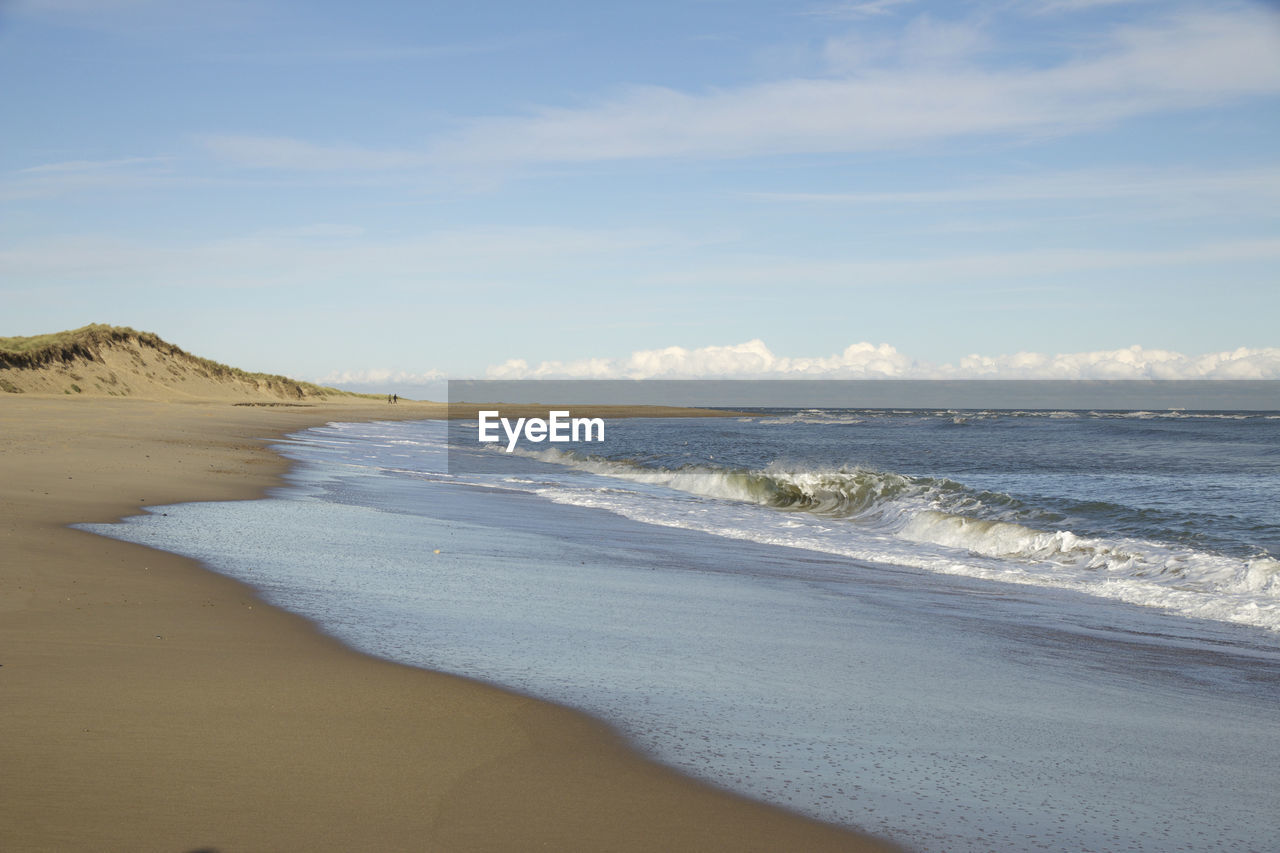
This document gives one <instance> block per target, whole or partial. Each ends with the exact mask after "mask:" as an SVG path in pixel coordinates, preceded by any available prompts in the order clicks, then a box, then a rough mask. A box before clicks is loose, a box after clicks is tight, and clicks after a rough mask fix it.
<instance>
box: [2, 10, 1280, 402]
mask: <svg viewBox="0 0 1280 853" xmlns="http://www.w3.org/2000/svg"><path fill="white" fill-rule="evenodd" d="M0 128H3V132H2V134H0V140H2V142H0V336H10V335H33V334H42V333H46V332H51V331H56V330H61V329H69V328H75V327H78V326H82V325H85V324H88V323H111V324H116V325H125V326H132V327H134V328H136V329H139V330H146V331H151V332H155V333H156V334H159V335H160V336H161V337H163V338H165V339H166V340H169V341H171V342H173V343H176V344H178V345H179V346H181V347H183V348H184V349H187V350H188V351H190V352H193V353H196V354H198V355H202V356H205V357H208V358H213V359H216V360H218V361H222V362H226V363H229V364H233V365H235V366H238V367H243V368H245V369H249V370H260V371H267V372H273V373H284V374H287V375H290V376H294V377H296V378H301V379H310V380H319V381H324V382H328V383H330V384H338V385H340V386H342V387H350V388H357V389H375V390H384V389H385V390H387V391H391V390H396V389H411V388H416V387H421V386H422V384H423V383H429V382H433V381H436V380H439V379H441V378H443V377H451V378H485V377H489V378H508V379H512V378H514V379H518V378H536V377H549V376H569V377H575V376H578V377H588V376H589V377H610V378H611V377H638V378H648V377H691V376H699V377H734V376H760V377H787V376H795V377H851V378H874V377H882V376H883V377H944V378H950V377H966V376H981V377H1006V376H1007V377H1054V378H1074V377H1097V378H1200V377H1210V378H1280V331H1278V328H1280V322H1278V321H1280V5H1278V4H1277V3H1276V2H1266V3H1262V2H1220V3H1219V2H1204V0H1201V2H1178V0H1163V1H1162V0H972V2H966V0H952V2H945V3H930V2H924V0H846V1H845V2H842V0H815V2H804V0H788V2H783V1H782V0H680V2H665V0H648V2H644V3H638V2H626V3H611V2H605V1H604V0H597V2H585V0H583V1H582V2H527V0H525V2H483V0H477V2H473V3H456V2H450V3H443V2H434V0H424V1H423V2H377V0H371V2H366V3H350V2H326V0H308V2H288V0H0Z"/></svg>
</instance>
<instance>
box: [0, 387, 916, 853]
mask: <svg viewBox="0 0 1280 853" xmlns="http://www.w3.org/2000/svg"><path fill="white" fill-rule="evenodd" d="M443 410H444V407H443V406H440V405H428V404H416V403H409V402H401V403H400V404H398V405H396V406H389V405H387V404H385V403H377V402H368V401H358V402H357V401H348V402H339V403H320V404H316V405H306V406H292V405H291V406H234V405H231V404H230V403H229V402H227V401H218V402H160V401H142V400H116V399H71V398H65V399H64V398H57V397H41V396H36V395H31V394H24V395H2V396H0V697H2V701H3V712H2V713H0V768H3V769H2V770H0V849H4V850H6V851H36V850H49V851H55V850H56V851H80V850H84V851H90V850H93V851H101V850H130V851H150V850H155V851H186V850H197V849H213V850H219V851H223V853H231V851H242V850H243V851H290V850H308V851H311V850H334V851H339V850H341V851H349V850H377V851H398V850H405V851H410V850H414V851H416V850H424V851H426V850H512V851H516V850H519V851H527V850H537V849H547V850H619V851H626V850H637V851H640V850H644V851H651V850H726V851H727V850H788V851H799V850H815V851H820V850H879V849H891V848H889V847H888V846H887V845H883V844H881V843H880V842H875V841H872V840H869V839H865V838H863V837H861V836H857V835H855V834H853V833H849V832H846V831H844V830H841V829H838V828H835V827H830V826H826V825H823V824H820V823H817V822H814V821H810V820H807V819H804V818H801V817H797V816H795V815H792V814H790V813H787V812H785V811H782V810H779V809H775V808H772V807H769V806H764V805H760V804H757V803H753V802H749V801H747V800H743V799H741V798H738V797H736V796H733V795H730V794H727V793H725V792H722V791H719V790H717V789H714V788H711V787H708V786H705V785H702V784H700V783H697V782H694V781H692V780H689V779H686V778H684V777H682V776H680V775H678V774H676V773H674V772H671V771H669V770H666V769H664V768H662V767H659V766H657V765H655V764H653V763H651V762H649V761H647V760H645V759H644V758H642V757H640V756H638V755H637V754H635V753H634V752H632V751H631V750H629V749H628V748H627V747H626V746H625V744H623V743H621V742H620V740H619V739H618V738H616V737H615V736H614V735H613V734H612V732H610V731H609V730H608V729H607V728H606V727H605V726H603V725H602V724H600V723H598V722H596V721H594V720H592V719H590V718H588V717H585V716H584V715H581V714H578V713H575V712H573V711H569V710H566V709H563V708H559V707H556V706H553V705H549V704H546V703H542V702H538V701H534V700H532V699H528V698H525V697H522V696H518V695H515V694H512V693H508V692H506V691H503V690H500V689H497V688H494V687H491V686H487V685H483V684H479V683H477V682H472V681H468V680H466V679H461V678H456V677H453V676H447V675H442V674H438V673H433V672H427V671H424V670H419V669H414V668H411V667H405V666H400V665H396V664H391V663H387V662H384V661H380V660H376V659H373V658H370V657H367V656H364V655H361V654H358V653H356V652H354V651H351V650H349V649H347V648H345V647H343V646H342V645H340V644H339V643H337V642H336V641H334V640H332V639H329V638H327V637H325V636H323V635H321V634H320V633H319V632H317V631H316V630H315V629H314V628H313V627H312V626H311V625H310V624H309V623H307V622H306V621H305V620H303V619H301V618H299V617H296V616H293V615H291V614H288V613H285V612H282V611H279V610H276V609H274V608H271V607H269V606H267V605H265V604H263V603H261V602H260V601H259V600H258V599H257V598H256V597H255V595H254V593H253V592H252V590H250V589H248V588H247V587H245V586H243V585H241V584H239V583H236V582H234V581H232V580H230V579H227V578H224V577H222V576H220V575H217V574H215V573H213V572H210V571H207V570H205V569H203V568H202V567H200V566H199V565H198V564H196V563H194V562H193V561H190V560H187V559H184V558H181V557H177V556H175V555H171V554H167V553H163V552H158V551H154V550H151V549H148V548H144V547H141V546H136V545H130V544H126V543H122V542H117V541H115V540H108V539H103V538H101V537H98V536H94V535H92V534H89V533H84V532H81V531H76V530H71V529H68V528H67V527H66V525H68V524H71V523H75V522H105V521H112V520H115V519H118V518H121V517H123V516H127V515H130V514H133V513H136V512H137V511H139V508H140V507H142V506H146V505H163V504H170V503H178V502H184V501H194V500H236V499H249V498H255V497H259V496H260V495H261V494H262V493H263V491H264V490H265V489H268V488H270V487H272V486H274V485H277V484H278V483H279V477H280V475H281V474H282V473H283V472H284V471H285V470H286V468H287V463H286V462H285V460H283V459H281V458H280V457H278V456H276V455H274V454H272V453H271V452H269V451H268V450H266V449H265V448H264V444H265V442H266V441H267V440H270V439H272V438H275V437H278V436H280V435H282V434H284V433H287V432H292V431H295V430H298V429H303V428H306V427H308V426H313V425H317V424H321V423H325V422H328V421H334V420H369V419H392V418H397V419H400V418H421V417H433V416H435V417H438V416H441V415H442V414H443ZM288 535H289V532H288V531H281V536H282V537H287V536H288Z"/></svg>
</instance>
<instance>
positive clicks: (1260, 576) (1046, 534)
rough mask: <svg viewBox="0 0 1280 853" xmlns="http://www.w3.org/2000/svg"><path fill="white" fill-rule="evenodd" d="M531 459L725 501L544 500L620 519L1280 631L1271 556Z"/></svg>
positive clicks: (761, 472)
mask: <svg viewBox="0 0 1280 853" xmlns="http://www.w3.org/2000/svg"><path fill="white" fill-rule="evenodd" d="M517 452H521V451H517ZM523 455H527V456H529V457H531V458H535V459H538V460H540V461H543V462H549V463H554V464H557V465H563V466H567V467H570V468H573V469H575V470H579V471H585V472H589V473H591V474H596V475H599V476H603V477H609V478H612V479H615V480H623V481H627V482H630V483H635V484H641V485H643V486H648V487H660V488H663V489H671V490H675V491H677V492H681V493H684V494H686V495H694V496H698V497H701V498H710V499H712V501H711V502H709V503H711V506H704V507H701V508H699V509H698V510H697V511H692V510H690V509H689V508H688V506H681V505H679V504H678V502H671V501H666V502H664V501H662V500H661V499H658V497H657V496H655V495H652V494H645V493H641V492H635V491H630V490H626V489H613V488H586V489H584V488H581V487H571V486H568V485H565V484H556V485H550V484H543V485H542V486H540V487H539V488H538V489H537V491H538V492H539V493H540V494H543V495H544V496H545V497H548V498H550V499H552V500H555V501H557V502H561V503H569V504H575V505H579V506H591V507H597V508H602V509H608V510H610V511H613V512H616V513H618V514H621V515H625V516H628V517H630V518H633V519H636V520H639V521H644V522H647V523H653V524H661V525H665V526H675V527H685V528H689V529H697V530H701V531H703V532H707V533H712V534H715V535H720V536H728V537H731V538H742V539H748V540H752V541H757V542H764V543H768V544H778V545H787V546H790V547H800V548H807V549H810V550H816V551H822V552H827V553H834V554H841V555H845V556H849V557H853V558H855V559H859V560H866V561H871V562H880V563H887V564H894V565H905V566H911V567H915V568H921V569H926V570H930V571H938V572H943V573H947V574H959V575H967V576H971V577H981V578H985V579H990V580H1001V581H1007V582H1014V583H1024V584H1035V585H1041V586H1052V587H1060V588H1066V589H1074V590H1077V591H1080V592H1085V593H1088V594H1091V595H1098V596H1102V597H1105V598H1113V599H1119V600H1122V601H1126V602H1128V603H1131V604H1139V605H1145V606H1153V607H1161V608H1165V609H1170V610H1174V611H1177V612H1180V613H1183V614H1184V615H1188V616H1195V617H1200V618H1208V619H1218V620H1223V621H1229V622H1237V623H1241V624H1248V625H1254V626H1258V627H1264V628H1268V629H1270V630H1276V631H1280V562H1277V561H1276V560H1275V559H1273V558H1272V557H1271V556H1270V555H1267V554H1262V553H1259V554H1255V555H1252V556H1249V557H1239V556H1232V555H1227V554H1219V553H1214V552H1211V551H1207V550H1199V549H1196V548H1191V547H1187V546H1185V545H1181V544H1175V543H1169V542H1163V541H1160V540H1158V539H1156V538H1148V537H1136V536H1134V537H1131V536H1122V535H1111V534H1105V535H1082V534H1078V533H1076V532H1073V531H1072V530H1069V529H1063V528H1061V527H1057V526H1054V524H1053V522H1054V521H1059V520H1061V519H1062V516H1061V515H1059V514H1055V513H1052V512H1048V511H1045V510H1042V509H1038V508H1036V507H1032V506H1029V505H1027V504H1025V503H1024V502H1022V501H1020V500H1018V499H1017V498H1015V497H1013V496H1010V495H1006V494H1001V493H995V492H986V491H979V490H975V489H971V488H969V487H966V486H965V485H963V484H961V483H958V482H955V481H953V480H949V479H945V478H930V477H917V476H908V475H904V474H898V473H894V472H887V471H876V470H872V469H869V468H862V467H842V468H834V469H822V468H815V469H803V468H788V467H786V466H783V465H778V464H775V465H771V466H769V467H767V468H764V469H741V468H738V469H732V468H720V467H715V466H712V465H705V464H691V465H686V466H682V467H680V468H674V469H672V468H664V467H655V466H648V465H644V464H640V463H638V462H634V461H628V460H615V459H602V458H598V457H586V456H582V455H579V454H576V453H573V452H567V451H562V450H559V449H554V448H553V449H546V450H540V451H533V452H523ZM717 502H722V503H723V504H724V505H726V506H732V505H739V506H740V505H742V504H748V505H754V506H756V507H759V508H762V509H766V510H771V511H773V513H772V514H771V515H766V516H764V517H759V516H756V517H753V518H750V519H747V518H744V517H743V516H742V515H741V513H740V512H734V511H731V510H729V509H727V508H726V509H724V511H721V512H717V510H716V507H715V504H716V503H717ZM797 517H798V518H797ZM788 519H790V520H788ZM833 521H836V522H838V523H836V524H833V523H832V522H833ZM797 522H799V523H797Z"/></svg>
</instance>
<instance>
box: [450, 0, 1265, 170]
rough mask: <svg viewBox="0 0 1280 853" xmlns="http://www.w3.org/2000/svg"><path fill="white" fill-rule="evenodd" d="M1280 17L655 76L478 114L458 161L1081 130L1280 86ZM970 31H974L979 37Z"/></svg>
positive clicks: (1183, 22)
mask: <svg viewBox="0 0 1280 853" xmlns="http://www.w3.org/2000/svg"><path fill="white" fill-rule="evenodd" d="M1277 20H1278V19H1277V16H1276V14H1275V13H1274V12H1272V11H1270V10H1267V9H1263V8H1261V7H1255V6H1248V7H1233V8H1231V9H1228V10H1225V11H1214V12H1183V13H1179V14H1176V15H1173V16H1170V17H1167V18H1164V19H1161V20H1159V21H1157V22H1154V23H1152V22H1148V23H1145V24H1143V25H1136V24H1135V25H1130V26H1125V27H1122V28H1119V29H1116V30H1113V31H1111V32H1110V33H1108V34H1106V36H1105V37H1103V38H1101V39H1100V40H1099V41H1097V42H1096V43H1094V44H1091V45H1087V46H1086V47H1085V48H1084V49H1083V51H1082V52H1081V53H1080V54H1079V55H1078V56H1077V58H1074V59H1071V60H1068V61H1063V62H1060V63H1058V64H1056V65H1050V66H1047V67H1025V66H1019V67H1011V66H1005V67H983V66H979V65H977V64H975V63H972V62H967V63H962V64H959V65H954V66H950V65H949V66H947V67H933V66H931V65H929V64H921V63H914V64H913V63H910V62H908V63H905V64H903V63H901V62H900V61H899V60H900V54H895V60H894V63H896V64H893V63H891V64H884V63H880V64H872V65H869V66H866V67H861V68H857V69H855V70H851V71H849V72H848V73H846V74H844V75H842V76H835V77H824V78H804V79H788V80H780V81H775V82H769V83H764V84H759V85H753V86H747V87H740V88H731V89H719V90H713V91H709V92H702V93H691V92H685V91H679V90H676V89H671V88H665V87H657V86H644V87H635V88H632V89H630V90H629V91H626V92H624V93H623V94H621V95H619V96H617V97H615V98H612V99H609V100H606V101H604V102H601V103H599V104H597V105H595V106H588V107H582V108H553V107H548V108H544V109H541V110H539V111H536V112H534V113H533V114H531V115H527V116H508V117H496V118H488V119H480V120H477V121H475V122H474V123H473V124H472V125H471V126H470V127H469V128H467V129H465V130H464V131H463V132H461V133H459V134H458V135H456V136H454V137H452V138H448V139H445V140H442V141H441V142H439V144H437V145H436V146H435V148H434V150H433V153H434V155H435V156H437V157H439V158H441V159H442V160H444V161H449V162H466V161H471V162H495V163H504V162H505V163H513V164H514V163H551V162H570V161H578V162H590V161H606V160H621V159H635V158H655V157H748V156H760V155H771V154H796V153H824V152H855V151H871V150H885V149H890V148H895V147H899V146H902V145H914V144H922V143H931V142H938V141H943V140H949V139H954V138H958V137H979V136H1031V135H1043V134H1069V133H1076V132H1080V131H1082V130H1085V129H1089V128H1093V127H1096V126H1098V125H1101V124H1107V123H1111V122H1116V121H1120V120H1123V119H1127V118H1131V117H1135V116H1142V115H1149V114H1154V113H1160V112H1166V111H1172V110H1183V109H1188V108H1195V107H1203V106H1209V105H1215V104H1221V103H1225V102H1229V101H1232V100H1234V99H1237V98H1241V97H1247V96H1253V95H1274V94H1277V93H1280V35H1278V30H1277ZM966 38H967V37H966Z"/></svg>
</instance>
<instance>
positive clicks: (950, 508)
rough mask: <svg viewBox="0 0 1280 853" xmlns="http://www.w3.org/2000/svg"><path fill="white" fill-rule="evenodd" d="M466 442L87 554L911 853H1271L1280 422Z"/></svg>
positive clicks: (1063, 420) (783, 417) (619, 429)
mask: <svg viewBox="0 0 1280 853" xmlns="http://www.w3.org/2000/svg"><path fill="white" fill-rule="evenodd" d="M448 429H453V430H455V431H466V430H471V431H472V432H474V430H475V423H474V422H470V423H466V422H453V423H452V424H450V425H447V426H446V425H445V424H444V423H442V422H418V423H375V424H331V425H329V426H327V427H323V428H319V429H313V430H308V431H306V432H303V433H299V434H297V435H295V436H292V437H291V440H290V441H289V442H288V443H286V444H284V445H282V450H283V452H284V453H285V454H286V455H288V456H289V457H290V458H292V459H294V460H295V462H296V466H295V468H294V471H293V472H292V474H291V475H290V478H289V479H290V485H289V486H288V487H287V488H283V489H280V490H277V491H276V492H275V493H274V494H273V495H272V496H271V497H270V498H268V499H265V500H261V501H248V502H236V503H221V504H219V503H206V504H184V505H180V506H174V507H165V508H155V509H154V510H153V511H152V512H151V513H149V514H147V515H143V516H139V517H136V518H132V519H128V520H126V521H125V522H124V523H121V524H117V525H93V526H89V528H90V529H93V530H96V531H98V532H101V533H105V534H107V535H111V536H115V537H118V538H123V539H128V540H131V541H139V542H144V543H146V544H150V545H154V546H156V547H161V548H164V549H166V550H170V551H175V552H178V553H182V554H187V555H189V556H193V557H196V558H198V559H201V560H202V561H204V562H205V563H206V564H208V565H209V566H210V567H211V568H213V569H215V570H217V571H219V572H223V573H225V574H228V575H231V576H233V577H236V578H238V579H241V580H243V581H245V582H247V583H249V584H251V585H253V586H254V587H256V588H257V589H259V590H260V591H261V592H262V594H263V595H264V597H265V598H266V599H267V600H269V601H270V602H272V603H274V604H277V605H279V606H281V607H285V608H287V609H290V610H294V611H296V612H299V613H301V614H303V615H305V616H307V617H309V618H310V619H312V620H314V621H315V622H316V623H317V624H318V625H319V626H320V627H321V628H322V629H323V630H325V631H327V632H329V633H331V634H333V635H335V636H337V637H339V638H341V639H342V640H344V641H345V642H347V643H349V644H350V645H352V646H354V647H357V648H360V649H362V650H365V651H367V652H370V653H372V654H376V655H380V656H383V657H387V658H391V659H394V660H399V661H403V662H406V663H410V664H413V665H418V666H423V667H427V668H431V669H438V670H444V671H449V672H455V673H459V674H463V675H468V676H472V677H476V678H480V679H483V680H487V681H491V682H494V683H497V684H501V685H503V686H506V687H509V688H512V689H515V690H519V691H522V692H526V693H529V694H531V695H535V696H538V697H541V698H545V699H549V700H552V701H556V702H560V703H563V704H566V705H570V706H573V707H576V708H580V709H582V710H585V711H587V712H589V713H592V714H594V715H596V716H598V717H600V718H603V719H605V720H607V721H608V722H610V723H611V724H612V725H614V726H615V727H616V728H617V729H618V730H619V731H620V732H621V733H622V734H623V735H624V736H626V737H627V738H629V739H630V740H631V741H632V742H633V743H634V744H635V745H636V746H637V747H638V748H639V749H641V750H643V751H645V752H647V753H648V754H650V755H652V756H654V757H655V758H657V759H658V760H660V761H663V762H665V763H668V764H670V765H672V766H674V767H677V768H679V769H681V770H683V771H685V772H687V773H690V774H691V775H695V776H698V777H700V778H704V779H706V780H708V781H711V782H713V783H715V784H718V785H721V786H724V787H727V788H731V789H733V790H737V791H740V792H742V793H745V794H748V795H750V796H754V797H758V798H761V799H766V800H769V801H772V802H776V803H779V804H781V805H784V806H787V807H789V808H792V809H795V810H798V811H801V812H804V813H806V814H810V815H813V816H816V817H819V818H822V819H825V820H829V821H833V822H837V823H843V824H846V825H849V826H855V827H858V828H862V829H866V830H869V831H872V832H877V833H883V834H885V835H888V836H890V837H892V838H894V839H896V840H898V841H899V842H901V843H905V844H907V845H909V846H911V847H914V848H916V849H919V850H946V851H988V850H1080V851H1083V850H1095V851H1121V850H1124V851H1129V850H1139V851H1174V850H1231V851H1250V850H1256V851H1267V850H1275V849H1277V848H1276V844H1277V842H1276V839H1277V838H1280V562H1277V556H1280V416H1277V415H1275V414H1257V413H1242V412H1218V413H1175V412H1164V413H1156V412H1089V411H1072V412H1067V411H1064V412H1009V411H999V412H996V411H982V412H953V411H892V410H800V411H797V410H786V411H769V412H765V413H762V416H761V417H757V418H751V419H737V418H722V419H710V420H700V419H690V420H676V419H672V420H666V419H663V420H646V419H634V420H618V421H610V422H609V424H608V426H607V434H608V440H607V441H606V443H605V444H604V445H600V446H590V447H588V446H583V447H579V448H578V449H576V450H573V451H563V450H559V449H554V450H553V449H536V450H521V451H518V452H517V453H516V454H505V453H502V452H501V451H492V452H489V451H485V452H479V451H476V452H467V453H466V457H467V458H466V459H465V460H463V462H464V464H458V462H459V457H458V456H456V455H455V456H454V457H453V458H452V459H451V460H450V458H449V456H448V454H447V452H446V451H447V441H446V439H447V432H446V431H447V430H448ZM458 434H461V433H458ZM458 434H456V435H455V438H456V436H457V435H458ZM458 444H459V442H456V441H455V448H456V447H457V446H458ZM542 447H545V445H543V446H542ZM588 451H590V452H588ZM455 452H456V450H455ZM450 461H451V462H452V463H453V464H448V463H449V462H450Z"/></svg>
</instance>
